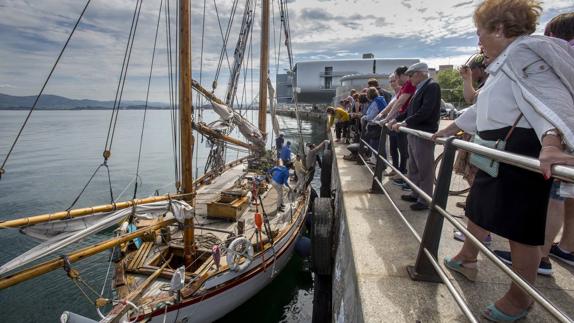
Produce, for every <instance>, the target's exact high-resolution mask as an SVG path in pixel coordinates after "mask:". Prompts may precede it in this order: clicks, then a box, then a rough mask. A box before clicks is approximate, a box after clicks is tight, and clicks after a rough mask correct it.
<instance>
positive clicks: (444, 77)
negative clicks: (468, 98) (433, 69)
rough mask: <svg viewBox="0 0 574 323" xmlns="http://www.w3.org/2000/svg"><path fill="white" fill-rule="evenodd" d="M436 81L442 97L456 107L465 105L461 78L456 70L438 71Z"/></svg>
mask: <svg viewBox="0 0 574 323" xmlns="http://www.w3.org/2000/svg"><path fill="white" fill-rule="evenodd" d="M437 82H438V84H439V85H440V88H441V92H442V93H441V94H442V99H443V100H444V101H445V102H449V103H452V104H454V105H455V106H456V107H460V106H466V103H465V102H464V96H463V95H462V78H461V77H460V75H459V74H458V71H456V70H445V71H440V72H439V73H438V74H437Z"/></svg>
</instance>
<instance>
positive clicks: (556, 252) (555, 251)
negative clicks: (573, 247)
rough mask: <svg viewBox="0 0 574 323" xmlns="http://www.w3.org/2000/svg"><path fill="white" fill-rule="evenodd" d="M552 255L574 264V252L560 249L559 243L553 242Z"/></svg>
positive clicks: (571, 264)
mask: <svg viewBox="0 0 574 323" xmlns="http://www.w3.org/2000/svg"><path fill="white" fill-rule="evenodd" d="M550 256H552V257H554V258H557V259H559V260H562V261H564V262H565V263H567V264H569V265H570V266H574V254H572V253H571V252H570V253H568V252H564V250H562V249H560V247H559V246H558V244H557V243H555V244H553V245H552V247H551V248H550Z"/></svg>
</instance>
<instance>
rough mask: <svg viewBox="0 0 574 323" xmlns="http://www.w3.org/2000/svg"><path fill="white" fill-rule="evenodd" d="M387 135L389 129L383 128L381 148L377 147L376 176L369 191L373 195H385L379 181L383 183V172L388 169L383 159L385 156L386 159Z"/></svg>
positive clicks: (380, 140) (380, 138)
mask: <svg viewBox="0 0 574 323" xmlns="http://www.w3.org/2000/svg"><path fill="white" fill-rule="evenodd" d="M387 134H388V130H387V127H385V126H382V127H381V134H380V135H379V147H377V156H376V157H377V158H376V159H377V163H376V164H375V174H374V175H373V183H372V184H371V190H370V191H369V193H372V194H384V193H383V190H382V189H381V187H380V186H379V184H378V183H377V180H379V182H382V181H383V171H384V170H385V169H386V168H387V165H386V164H385V162H383V160H382V159H381V158H382V156H385V158H386V154H385V149H386V147H387Z"/></svg>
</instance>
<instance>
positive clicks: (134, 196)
mask: <svg viewBox="0 0 574 323" xmlns="http://www.w3.org/2000/svg"><path fill="white" fill-rule="evenodd" d="M162 7H163V0H160V2H159V12H158V15H157V24H156V27H155V38H154V41H153V51H152V54H151V65H150V69H149V77H148V81H147V91H146V97H145V107H144V115H143V121H142V131H141V134H140V144H139V149H138V163H137V167H136V181H135V184H134V194H133V198H134V199H135V198H136V195H137V192H138V181H137V178H138V177H139V171H140V161H141V156H142V146H143V136H144V130H145V120H146V116H147V107H148V100H149V89H150V86H151V77H152V75H153V63H154V61H155V50H156V46H157V36H158V34H159V22H160V20H161V9H162Z"/></svg>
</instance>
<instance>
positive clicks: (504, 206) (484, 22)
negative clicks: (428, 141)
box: [434, 0, 574, 322]
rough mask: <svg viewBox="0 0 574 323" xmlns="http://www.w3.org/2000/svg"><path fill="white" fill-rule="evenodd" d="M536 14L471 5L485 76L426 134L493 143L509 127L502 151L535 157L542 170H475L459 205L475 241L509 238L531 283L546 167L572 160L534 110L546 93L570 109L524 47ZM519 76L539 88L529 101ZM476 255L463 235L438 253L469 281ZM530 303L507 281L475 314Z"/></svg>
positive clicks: (501, 314)
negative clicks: (447, 252) (446, 121)
mask: <svg viewBox="0 0 574 323" xmlns="http://www.w3.org/2000/svg"><path fill="white" fill-rule="evenodd" d="M541 11H542V9H541V7H540V3H539V2H538V1H536V0H486V1H484V2H483V3H482V4H480V5H479V6H478V8H477V9H476V11H475V13H474V21H475V24H476V26H477V34H478V37H479V45H480V46H482V47H483V49H484V53H485V55H486V56H488V58H489V60H490V61H491V63H490V65H489V66H488V68H487V72H488V73H489V74H490V77H489V78H488V80H487V81H486V84H485V85H484V87H483V88H482V89H481V91H480V92H479V94H478V97H477V101H476V104H475V105H473V106H472V107H470V108H468V109H467V110H466V111H465V113H464V114H463V115H461V116H460V117H459V118H458V119H456V121H455V122H454V123H452V124H451V125H450V126H449V127H447V128H446V129H444V130H441V131H439V132H437V133H436V134H435V135H434V138H436V137H442V136H450V135H453V134H455V133H457V132H458V131H460V130H464V131H465V132H469V133H474V134H477V135H479V136H480V138H482V139H483V140H489V141H496V140H503V139H504V138H505V137H506V136H507V135H508V133H509V131H510V130H511V128H513V125H514V124H516V127H515V128H514V129H513V131H512V133H511V134H510V137H508V140H507V143H506V148H505V150H506V151H509V152H512V153H516V154H520V155H526V156H530V157H535V158H539V160H540V167H541V171H542V173H543V175H540V174H537V173H533V172H529V171H526V170H523V169H520V168H518V167H514V166H511V165H507V164H503V163H500V166H499V171H498V175H497V176H496V177H492V176H491V175H489V174H487V173H486V172H484V171H479V172H478V173H477V175H476V178H475V181H474V183H473V185H472V188H471V191H470V194H469V196H468V199H467V207H466V210H465V211H466V216H467V217H468V218H469V221H468V230H469V231H470V232H471V233H472V234H473V235H475V236H476V238H477V239H478V240H480V241H483V240H484V238H485V237H486V236H487V235H488V233H489V232H493V233H496V234H498V235H500V236H502V237H505V238H507V239H508V240H509V243H510V250H511V255H512V268H513V269H514V271H515V272H517V273H519V274H520V275H521V276H522V277H523V278H524V279H526V280H528V281H529V282H531V283H533V282H534V281H535V278H536V272H537V268H538V265H539V263H540V250H539V246H540V245H543V244H544V226H545V221H546V207H547V202H548V193H549V190H550V185H551V181H549V180H548V179H549V178H550V177H551V167H552V165H553V164H570V165H572V164H574V157H572V156H570V155H569V154H567V153H565V152H564V151H563V150H564V147H563V144H562V141H563V140H564V141H566V143H568V136H564V135H563V134H569V131H570V129H568V128H569V127H558V126H554V125H553V123H551V122H550V121H549V120H548V119H551V118H547V117H545V116H544V114H543V113H540V111H543V110H544V109H541V108H540V107H541V106H542V108H547V107H546V106H544V103H545V102H548V100H549V99H548V97H549V96H557V97H559V98H560V100H555V101H553V105H559V107H558V108H557V109H558V110H560V109H564V111H567V110H568V109H572V108H573V107H574V102H572V97H573V96H574V93H570V94H569V90H568V88H569V87H568V86H567V85H565V84H564V82H563V81H562V79H561V78H559V77H558V76H557V75H556V74H554V71H553V69H552V68H550V67H549V64H550V63H547V62H548V61H553V60H551V59H549V60H546V59H545V57H541V56H539V55H538V54H539V53H538V52H537V53H534V52H532V51H529V50H525V49H524V48H528V46H527V45H525V44H526V43H528V44H530V43H529V42H533V41H537V39H536V38H534V37H531V36H528V35H529V34H531V33H533V32H534V31H535V29H536V21H537V20H538V18H539V16H540V13H541ZM510 12H512V14H509V13H510ZM533 39H534V40H533ZM541 41H542V40H541ZM544 41H547V40H544ZM551 45H552V44H551ZM552 46H553V45H552ZM557 50H562V47H557ZM567 54H568V55H572V53H570V52H567ZM517 55H518V56H520V59H518V58H519V57H518V56H517ZM528 55H531V56H532V58H533V59H532V63H531V64H529V65H526V66H524V68H523V69H521V71H522V72H523V75H521V77H524V79H518V78H517V77H516V73H513V70H512V68H514V66H512V65H513V64H514V63H515V62H517V61H520V62H522V61H524V60H525V59H529V58H530V57H528ZM525 56H526V57H525ZM572 58H574V55H572ZM525 79H528V82H539V83H540V87H539V88H540V89H544V91H538V92H537V93H536V95H534V99H533V98H531V97H529V95H531V93H530V92H528V93H527V94H529V95H524V92H521V90H520V89H522V90H523V91H528V88H526V89H525V87H522V88H521V87H520V86H521V84H519V83H520V82H524V80H525ZM541 80H542V81H541ZM548 84H552V88H551V89H548V88H546V89H545V87H547V86H548ZM571 88H572V87H570V89H571ZM546 90H548V91H546ZM533 102H535V103H533ZM555 108H556V107H552V108H551V109H550V110H552V109H555ZM553 121H554V124H560V125H561V126H562V125H563V124H568V125H572V123H571V122H572V120H569V119H568V120H559V121H564V122H563V123H560V122H556V120H553ZM569 122H570V123H569ZM567 148H570V149H571V148H572V147H571V146H570V147H567ZM477 256H478V248H477V247H476V246H475V245H474V244H473V243H472V242H470V241H469V240H468V239H467V240H466V241H465V242H464V244H463V247H462V248H461V250H460V251H459V253H458V254H456V255H455V256H454V257H452V258H451V257H447V258H445V266H446V267H447V268H449V269H451V270H454V271H457V272H459V273H461V274H463V275H464V276H465V277H467V278H468V279H470V280H474V279H475V278H476V275H477V272H478V270H477ZM531 306H532V299H531V298H530V296H529V295H528V294H526V293H525V292H524V291H522V289H520V287H518V286H517V285H515V284H514V283H513V284H512V285H511V287H510V289H509V290H508V291H507V293H506V294H505V295H504V296H503V297H502V298H500V299H499V300H497V301H496V303H495V304H492V305H490V306H488V307H487V308H486V310H485V311H484V313H483V315H484V316H485V317H487V318H488V319H490V320H494V321H497V322H498V321H502V322H505V321H508V322H512V321H516V320H518V319H521V318H523V317H524V316H526V315H527V314H528V310H529V309H530V307H531Z"/></svg>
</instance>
